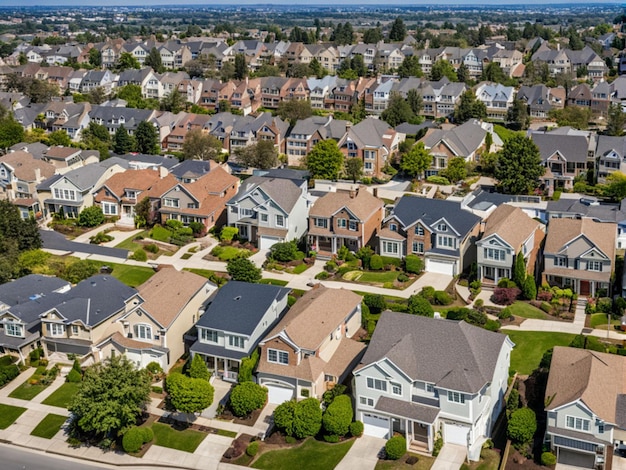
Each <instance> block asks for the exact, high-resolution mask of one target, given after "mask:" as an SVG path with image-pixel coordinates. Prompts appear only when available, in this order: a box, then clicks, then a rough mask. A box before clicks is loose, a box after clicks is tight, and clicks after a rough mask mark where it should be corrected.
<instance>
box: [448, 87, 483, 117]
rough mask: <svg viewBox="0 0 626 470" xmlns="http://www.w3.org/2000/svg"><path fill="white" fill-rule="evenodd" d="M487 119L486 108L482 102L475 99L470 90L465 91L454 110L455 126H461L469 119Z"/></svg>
mask: <svg viewBox="0 0 626 470" xmlns="http://www.w3.org/2000/svg"><path fill="white" fill-rule="evenodd" d="M486 117H487V107H486V106H485V103H483V102H482V101H478V100H477V99H476V95H474V92H473V91H472V90H467V91H466V92H465V93H463V94H462V95H461V100H460V101H459V105H458V106H457V107H456V109H455V110H454V120H455V121H456V123H457V124H463V123H464V122H466V121H469V120H470V119H484V118H486Z"/></svg>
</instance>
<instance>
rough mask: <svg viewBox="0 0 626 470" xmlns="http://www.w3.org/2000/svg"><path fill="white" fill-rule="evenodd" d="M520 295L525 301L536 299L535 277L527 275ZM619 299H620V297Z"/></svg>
mask: <svg viewBox="0 0 626 470" xmlns="http://www.w3.org/2000/svg"><path fill="white" fill-rule="evenodd" d="M521 289H522V295H523V296H524V298H525V299H528V300H535V298H536V297H537V284H536V283H535V276H533V275H532V274H531V275H528V276H526V279H525V280H524V285H522V286H521ZM620 298H621V297H620Z"/></svg>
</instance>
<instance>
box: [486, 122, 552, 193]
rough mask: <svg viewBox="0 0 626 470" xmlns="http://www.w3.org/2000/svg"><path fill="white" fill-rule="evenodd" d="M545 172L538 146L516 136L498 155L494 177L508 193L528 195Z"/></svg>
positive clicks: (525, 138) (518, 135)
mask: <svg viewBox="0 0 626 470" xmlns="http://www.w3.org/2000/svg"><path fill="white" fill-rule="evenodd" d="M543 172H544V167H543V166H542V164H541V155H540V154H539V148H537V145H535V143H534V142H533V141H532V140H531V139H529V138H528V137H525V136H524V135H521V134H515V135H514V136H513V137H511V138H510V139H509V140H507V141H506V142H505V143H504V146H503V147H502V150H500V152H499V153H498V161H497V164H496V168H495V172H494V176H495V177H496V179H498V180H499V181H500V185H501V186H502V188H503V189H504V191H505V192H506V193H508V194H526V193H528V192H530V191H531V190H533V189H534V188H535V187H536V186H537V182H538V180H539V177H541V175H543Z"/></svg>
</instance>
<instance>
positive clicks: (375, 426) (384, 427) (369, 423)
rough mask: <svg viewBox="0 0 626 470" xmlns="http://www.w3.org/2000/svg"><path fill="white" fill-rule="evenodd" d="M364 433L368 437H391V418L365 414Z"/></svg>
mask: <svg viewBox="0 0 626 470" xmlns="http://www.w3.org/2000/svg"><path fill="white" fill-rule="evenodd" d="M363 433H364V434H365V435H366V436H373V437H381V438H383V439H387V438H388V437H389V418H385V417H383V416H377V415H373V414H370V413H363Z"/></svg>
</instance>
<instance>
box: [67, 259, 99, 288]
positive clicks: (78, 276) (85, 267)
mask: <svg viewBox="0 0 626 470" xmlns="http://www.w3.org/2000/svg"><path fill="white" fill-rule="evenodd" d="M97 272H98V267H97V266H96V265H95V264H93V263H92V262H90V261H89V260H87V259H81V260H78V261H74V262H73V263H71V264H69V265H68V266H66V267H65V269H63V271H62V272H61V273H60V274H59V277H60V278H61V279H65V280H66V281H68V282H71V283H72V284H78V283H79V282H80V281H84V280H85V279H88V278H90V277H91V276H93V275H95V274H97Z"/></svg>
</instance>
